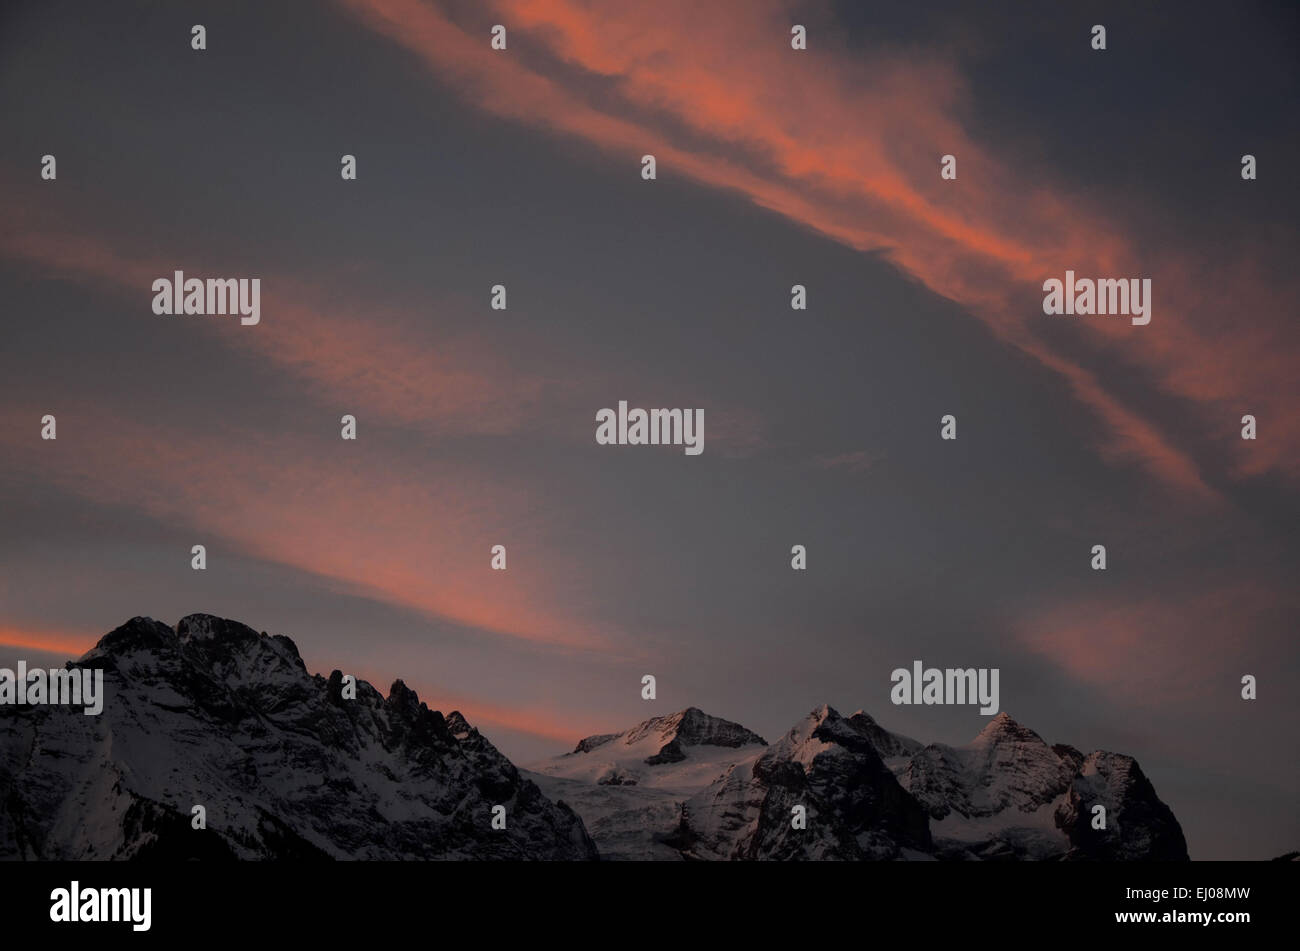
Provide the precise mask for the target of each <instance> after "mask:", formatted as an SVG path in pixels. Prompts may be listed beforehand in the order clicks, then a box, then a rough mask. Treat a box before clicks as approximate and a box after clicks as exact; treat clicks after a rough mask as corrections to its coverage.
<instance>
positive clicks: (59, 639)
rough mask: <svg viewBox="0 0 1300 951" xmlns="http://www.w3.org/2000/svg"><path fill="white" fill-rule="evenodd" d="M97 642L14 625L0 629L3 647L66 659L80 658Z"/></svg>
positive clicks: (88, 638) (88, 636)
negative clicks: (41, 652)
mask: <svg viewBox="0 0 1300 951" xmlns="http://www.w3.org/2000/svg"><path fill="white" fill-rule="evenodd" d="M98 640H99V638H98V637H92V636H90V635H87V634H80V633H74V632H69V631H50V630H45V629H42V628H32V627H26V626H24V627H16V626H14V625H6V626H3V627H0V644H2V645H4V646H5V647H20V648H25V649H27V650H34V651H44V652H46V653H48V654H66V655H67V656H68V657H80V656H81V655H82V654H84V653H86V651H88V650H90V649H91V648H92V647H94V646H95V644H96V642H97V641H98Z"/></svg>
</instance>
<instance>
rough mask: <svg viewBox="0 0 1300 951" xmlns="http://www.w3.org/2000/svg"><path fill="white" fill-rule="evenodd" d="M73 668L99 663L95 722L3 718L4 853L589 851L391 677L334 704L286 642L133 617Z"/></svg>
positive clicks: (536, 798) (563, 810)
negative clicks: (500, 811) (501, 822)
mask: <svg viewBox="0 0 1300 951" xmlns="http://www.w3.org/2000/svg"><path fill="white" fill-rule="evenodd" d="M75 666H80V667H102V668H104V687H105V694H106V698H105V704H104V711H103V713H102V714H101V715H100V716H97V717H92V716H85V715H84V714H83V713H82V711H81V710H80V709H75V708H69V707H55V706H45V707H13V706H5V707H0V858H5V859H15V858H22V859H132V858H135V859H147V858H156V859H164V858H165V859H186V858H223V859H224V858H239V859H263V858H272V859H285V858H289V859H444V858H445V859H492V858H501V859H593V858H595V857H596V851H595V847H594V845H593V843H592V841H591V839H590V838H589V837H588V835H587V833H586V831H585V829H584V828H583V824H582V822H581V820H580V819H579V818H578V817H577V816H576V815H575V814H574V813H573V811H572V810H570V809H569V808H568V807H567V806H565V805H564V804H562V803H553V802H551V801H550V800H548V799H547V798H546V797H545V796H543V795H542V793H541V791H540V790H539V789H538V788H537V786H535V785H534V784H533V783H531V782H529V781H528V780H527V779H526V778H524V777H523V776H521V775H520V773H519V771H518V770H517V769H516V768H515V767H514V765H513V764H511V763H510V761H509V760H507V759H506V758H505V757H504V756H502V755H501V754H500V753H499V752H498V751H497V750H496V749H495V748H494V747H493V746H492V744H491V743H489V742H488V741H487V740H486V739H484V738H483V737H482V736H481V735H480V734H479V733H478V731H477V730H475V729H474V728H473V727H471V726H470V725H469V724H468V723H467V722H466V721H465V719H464V717H462V716H461V715H460V714H459V713H452V714H450V715H449V716H448V717H446V718H444V717H443V716H442V714H440V713H438V712H436V711H432V710H429V708H428V707H427V706H425V705H424V704H423V703H421V702H420V701H419V698H418V697H417V696H416V695H415V692H414V691H412V690H410V689H408V688H407V687H406V686H405V685H404V684H403V683H402V682H401V681H400V680H398V681H396V682H394V684H393V685H392V688H391V690H390V692H389V695H388V697H387V698H385V697H383V696H382V695H381V694H380V693H379V692H378V691H377V690H375V689H374V688H373V687H371V686H370V684H368V683H366V682H364V681H358V682H357V684H356V698H355V699H344V698H343V687H344V685H343V675H342V674H341V673H340V672H339V671H334V672H333V673H332V674H331V675H330V677H329V678H328V679H326V678H324V677H322V676H320V675H319V674H317V675H314V676H313V675H311V674H308V673H307V670H306V668H305V666H304V665H303V662H302V659H301V658H300V657H299V655H298V650H297V648H296V647H295V646H294V643H293V642H292V641H291V640H290V639H289V638H287V637H283V636H276V637H269V636H267V635H265V634H260V635H259V634H258V633H257V632H255V631H253V630H252V629H251V628H248V627H245V626H244V625H242V624H238V623H236V622H234V621H227V620H223V619H221V618H216V617H211V616H208V615H191V616H189V617H186V618H183V619H182V620H181V621H180V622H179V623H178V624H177V626H176V628H175V629H172V628H171V627H168V626H167V625H165V624H162V623H159V622H158V621H153V620H150V619H148V618H133V619H132V620H131V621H129V622H127V623H126V624H124V625H123V626H121V627H119V628H118V629H117V630H115V631H113V632H111V633H110V634H108V635H106V636H105V637H104V638H103V639H102V640H101V641H100V642H99V644H98V645H97V646H96V647H95V648H94V649H92V650H91V651H90V652H88V653H87V654H86V655H85V656H83V657H82V658H81V659H80V660H79V661H77V662H75ZM195 805H201V806H203V807H204V809H205V811H206V822H207V828H206V829H204V830H195V829H193V828H192V827H191V816H192V809H193V807H194V806H195ZM496 805H503V806H505V808H506V817H507V828H506V829H505V830H494V829H492V827H491V820H492V809H493V807H494V806H496Z"/></svg>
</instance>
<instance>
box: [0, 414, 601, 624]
mask: <svg viewBox="0 0 1300 951" xmlns="http://www.w3.org/2000/svg"><path fill="white" fill-rule="evenodd" d="M34 413H35V415H33V414H34ZM65 413H66V414H67V415H68V416H69V417H70V418H75V419H77V420H78V425H77V433H78V436H77V438H76V439H75V440H73V439H70V438H60V439H59V440H58V441H57V442H53V443H48V444H46V445H44V446H42V450H43V451H42V452H41V453H39V454H36V455H33V454H31V453H30V452H23V451H21V449H22V445H21V439H20V437H19V436H18V434H19V433H28V434H30V432H31V431H32V426H31V420H32V419H39V418H40V416H39V413H36V411H35V410H24V409H22V408H13V409H12V410H10V411H8V412H4V413H0V423H2V424H3V425H2V426H0V433H9V434H12V437H11V438H13V440H14V443H13V444H12V445H10V446H7V447H6V454H7V456H8V457H9V458H11V459H12V460H13V465H14V467H15V469H18V470H21V469H23V468H24V467H27V468H29V469H30V471H31V473H32V474H33V475H35V476H37V477H39V478H41V479H43V480H45V481H47V482H49V483H51V484H54V485H57V486H59V487H61V488H63V489H64V490H66V491H71V492H74V493H76V494H78V495H80V496H82V497H85V498H89V499H91V500H94V501H98V502H101V503H106V504H113V505H127V506H131V507H133V508H135V509H136V510H138V511H141V512H144V513H146V514H148V515H150V516H151V517H153V518H156V519H158V520H159V521H161V522H163V523H164V524H168V525H181V526H189V527H192V529H193V531H194V532H195V538H196V540H199V541H202V542H204V543H205V544H206V545H207V547H208V558H209V560H211V559H214V558H219V557H221V554H220V553H221V550H222V548H227V549H234V550H235V551H237V552H239V553H240V554H245V555H249V556H252V557H255V558H260V559H263V560H266V561H270V562H275V563H278V564H284V565H289V566H292V567H294V568H297V569H300V570H303V571H307V572H310V573H312V574H316V575H318V576H320V577H322V578H327V579H331V580H332V581H333V587H335V588H336V589H338V590H341V591H344V592H347V593H353V594H360V595H364V596H368V597H374V598H377V599H379V600H383V601H387V602H390V603H393V604H397V605H401V606H404V607H407V608H411V609H414V610H417V611H419V612H421V613H423V614H425V615H426V616H429V617H433V618H436V619H440V620H445V621H451V622H454V623H457V624H462V625H465V626H467V627H470V628H475V629H479V630H482V631H485V632H491V633H495V634H499V635H503V636H508V637H512V638H518V639H523V640H526V641H530V642H535V643H538V644H542V645H549V646H552V647H558V648H566V649H575V650H582V649H588V650H592V649H602V648H607V647H609V646H610V643H611V641H610V635H609V633H608V632H606V631H605V630H603V629H601V628H600V627H599V626H598V625H596V624H595V623H593V622H592V621H591V620H590V619H589V618H586V617H584V616H582V615H581V613H580V609H579V608H578V607H577V606H578V605H582V604H584V603H586V602H585V600H584V599H583V598H582V597H581V595H582V594H583V593H584V592H585V591H587V590H588V589H589V586H590V580H589V578H590V572H589V571H588V570H587V569H586V568H585V567H584V566H583V565H582V564H581V563H579V562H577V561H574V560H573V559H572V558H571V557H570V556H568V555H566V554H564V553H563V552H561V551H560V550H559V548H560V546H558V545H555V544H549V543H548V537H549V535H548V532H549V529H548V527H547V523H546V520H545V519H544V518H541V517H539V516H538V514H537V513H538V510H539V507H538V506H537V505H536V504H535V503H534V501H533V499H532V498H531V496H530V494H529V492H528V491H527V490H526V489H524V488H523V487H521V486H519V485H516V484H515V483H514V482H512V481H510V480H509V478H495V477H493V476H492V475H491V474H487V473H483V472H481V471H475V470H468V469H466V468H462V467H460V464H458V463H452V462H441V463H439V462H433V461H427V462H421V464H420V465H419V467H418V469H412V468H410V467H409V466H408V465H406V464H404V463H402V462H401V461H399V460H397V459H394V458H389V457H388V456H387V455H386V454H385V453H384V452H383V451H382V450H379V449H376V448H375V447H371V448H370V449H369V450H368V451H366V452H364V453H361V452H354V453H351V454H350V455H349V452H348V449H349V448H351V447H350V445H349V444H341V446H342V447H341V448H328V449H326V448H324V447H322V446H321V445H319V444H313V443H311V442H309V441H306V440H299V439H294V438H292V437H281V438H274V439H272V438H265V437H259V436H257V435H255V434H253V433H240V434H239V438H237V439H231V438H226V437H223V436H220V435H209V434H202V433H194V432H192V431H189V430H174V431H159V430H158V429H157V428H156V427H152V428H151V427H147V426H145V425H144V424H142V423H140V422H137V421H135V420H133V419H131V418H128V417H122V416H114V415H112V414H111V413H109V412H107V411H105V410H103V409H101V408H93V407H90V406H86V405H81V406H74V407H71V408H69V409H68V410H65ZM26 445H28V446H29V445H30V441H28V442H27V443H26ZM498 543H500V544H505V545H506V546H507V555H508V559H509V560H508V562H507V564H508V570H507V571H493V570H491V568H490V565H489V562H490V554H489V549H490V547H491V546H492V545H493V544H498Z"/></svg>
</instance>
